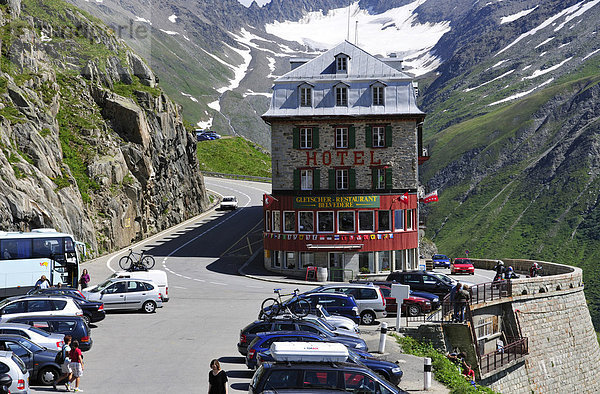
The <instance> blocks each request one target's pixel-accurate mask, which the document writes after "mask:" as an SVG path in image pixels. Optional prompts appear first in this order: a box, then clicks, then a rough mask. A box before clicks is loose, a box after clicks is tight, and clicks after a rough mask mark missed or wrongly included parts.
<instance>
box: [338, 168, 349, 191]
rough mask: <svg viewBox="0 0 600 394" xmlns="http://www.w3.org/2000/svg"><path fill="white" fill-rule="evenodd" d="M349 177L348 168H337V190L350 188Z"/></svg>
mask: <svg viewBox="0 0 600 394" xmlns="http://www.w3.org/2000/svg"><path fill="white" fill-rule="evenodd" d="M348 186H349V179H348V170H347V169H340V170H335V188H336V189H337V190H348Z"/></svg>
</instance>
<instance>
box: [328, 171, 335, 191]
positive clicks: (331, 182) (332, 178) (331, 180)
mask: <svg viewBox="0 0 600 394" xmlns="http://www.w3.org/2000/svg"><path fill="white" fill-rule="evenodd" d="M329 190H335V170H329Z"/></svg>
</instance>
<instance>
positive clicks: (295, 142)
mask: <svg viewBox="0 0 600 394" xmlns="http://www.w3.org/2000/svg"><path fill="white" fill-rule="evenodd" d="M292 143H293V146H294V149H300V129H299V128H297V127H294V135H293V138H292Z"/></svg>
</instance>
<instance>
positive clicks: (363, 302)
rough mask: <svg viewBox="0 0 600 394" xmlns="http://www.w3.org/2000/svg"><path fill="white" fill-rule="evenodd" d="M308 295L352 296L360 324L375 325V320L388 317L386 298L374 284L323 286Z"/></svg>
mask: <svg viewBox="0 0 600 394" xmlns="http://www.w3.org/2000/svg"><path fill="white" fill-rule="evenodd" d="M308 293H342V294H347V295H351V296H352V297H354V299H355V300H356V305H358V312H359V313H360V322H361V323H362V324H374V323H375V319H381V318H383V317H386V316H387V312H386V311H385V298H384V297H383V294H382V293H381V291H380V290H379V288H378V287H377V286H374V285H372V284H356V283H346V284H339V285H338V284H335V285H323V286H319V287H317V288H315V289H312V290H311V291H309V292H308Z"/></svg>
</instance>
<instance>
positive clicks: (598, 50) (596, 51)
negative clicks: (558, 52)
mask: <svg viewBox="0 0 600 394" xmlns="http://www.w3.org/2000/svg"><path fill="white" fill-rule="evenodd" d="M598 52H600V49H596V50H595V51H594V52H590V53H588V54H587V55H585V57H584V58H583V59H581V60H586V59H587V58H588V57H590V56H594V55H595V54H597V53H598Z"/></svg>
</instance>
